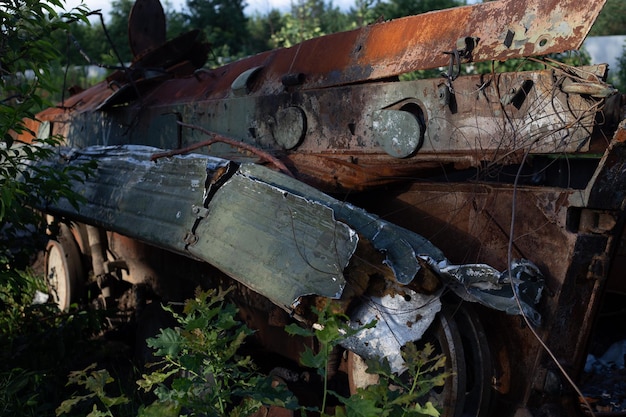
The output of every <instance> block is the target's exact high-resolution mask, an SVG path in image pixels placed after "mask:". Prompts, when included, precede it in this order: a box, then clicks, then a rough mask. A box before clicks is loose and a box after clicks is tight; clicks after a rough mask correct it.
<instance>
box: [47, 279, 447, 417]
mask: <svg viewBox="0 0 626 417" xmlns="http://www.w3.org/2000/svg"><path fill="white" fill-rule="evenodd" d="M227 294H228V291H221V290H220V291H216V290H209V291H197V293H196V296H195V298H193V299H190V300H188V301H187V302H186V303H185V307H184V310H183V312H182V313H181V314H179V313H176V312H174V311H173V309H171V308H169V307H166V309H167V310H168V311H169V312H170V313H171V314H173V316H174V317H175V318H176V321H177V326H176V327H175V328H167V329H162V330H161V332H160V334H159V335H158V336H157V337H155V338H151V339H148V345H149V346H150V347H152V348H153V350H154V354H155V357H156V358H157V361H156V362H155V363H153V364H151V365H149V368H150V369H151V370H152V371H151V372H150V373H147V374H144V375H143V377H142V378H141V379H139V380H138V381H137V385H138V386H139V387H140V388H141V389H142V390H143V391H144V392H145V393H149V394H152V395H153V400H152V401H147V402H146V405H140V406H139V407H138V409H137V414H136V415H137V416H139V417H149V416H161V417H168V416H171V417H177V416H180V415H186V416H220V417H226V416H249V415H252V414H254V413H255V412H257V411H258V410H259V409H260V408H261V407H267V406H270V405H274V406H279V407H283V408H286V409H289V410H294V411H298V410H299V411H301V412H302V413H304V414H303V415H305V414H306V412H314V413H319V415H321V416H330V415H336V416H353V417H357V416H398V417H405V416H406V417H409V416H434V417H437V416H439V411H437V409H436V408H435V407H434V406H433V404H431V403H430V402H427V403H425V404H421V403H420V398H423V397H424V396H425V395H426V394H427V393H428V392H429V391H430V390H431V389H432V388H434V387H437V386H442V385H443V384H444V381H445V378H447V377H448V374H446V373H445V372H443V368H444V365H445V358H444V357H443V356H442V355H435V354H434V349H433V347H432V346H431V345H429V344H427V345H426V347H425V348H424V349H423V350H418V349H416V347H415V345H412V344H409V345H407V346H406V347H405V350H404V352H403V356H404V359H405V361H406V362H407V365H408V368H409V369H408V371H406V372H405V374H404V375H403V377H402V378H400V377H398V376H397V375H394V374H393V373H392V372H391V370H390V368H389V365H388V364H387V363H386V362H384V363H379V362H377V361H372V362H371V363H370V369H371V372H372V373H375V374H377V375H378V376H379V377H380V382H379V383H378V384H377V385H372V386H368V387H366V388H361V389H359V391H358V392H357V393H356V394H354V395H353V396H351V397H347V398H344V397H342V396H340V395H339V394H337V393H335V392H333V391H331V390H329V388H328V385H327V379H328V378H327V377H328V375H327V369H328V366H329V360H330V356H331V351H332V349H333V348H334V347H336V346H338V345H339V343H340V342H341V341H342V340H344V339H345V338H346V337H349V336H350V335H354V334H356V333H357V332H359V331H360V330H361V329H352V328H350V326H349V325H348V322H347V318H346V317H345V316H343V315H339V314H333V313H331V309H330V308H331V305H330V304H329V305H327V307H326V308H325V309H323V310H321V311H315V312H316V313H317V315H318V316H317V323H316V324H315V325H314V326H313V328H312V329H304V328H302V327H300V326H298V325H296V324H291V325H289V326H288V327H287V329H286V330H287V332H288V333H289V334H291V335H297V336H303V337H308V338H315V339H316V340H317V342H318V345H319V348H318V349H316V350H315V351H314V350H313V349H311V348H309V347H307V348H306V349H305V351H304V352H303V353H302V355H301V364H302V365H303V366H305V367H307V368H310V369H312V370H315V371H316V372H317V374H318V375H319V377H320V378H321V381H322V382H323V392H322V398H323V399H322V404H321V406H320V407H317V406H307V407H304V406H302V405H299V404H298V400H297V398H296V397H295V396H294V395H293V394H292V393H291V392H290V391H289V389H288V387H287V386H286V385H285V384H283V383H278V381H277V380H274V379H273V378H272V377H270V376H267V375H264V374H262V373H260V372H259V370H258V369H257V367H256V365H255V363H254V361H253V359H252V358H251V357H250V356H247V355H243V354H241V348H242V347H243V346H244V344H245V342H246V340H247V338H248V336H250V335H251V334H252V333H253V332H252V331H251V330H250V329H248V328H247V327H246V326H245V325H244V324H243V323H241V322H240V321H239V320H238V319H237V309H236V308H235V306H234V305H233V304H231V303H228V302H227V301H226V296H227ZM95 367H96V366H95V364H93V365H90V366H88V367H87V368H85V369H83V370H81V371H76V372H72V373H71V374H70V377H69V382H68V384H70V385H74V386H78V387H79V388H81V392H80V393H76V394H74V395H73V396H72V397H71V398H69V399H66V400H65V401H63V403H62V404H61V405H60V406H59V407H58V408H57V409H56V415H57V416H66V415H67V416H69V415H77V414H76V413H77V411H80V410H82V413H83V414H80V415H84V414H86V413H87V412H88V413H89V414H87V415H88V416H93V417H95V416H119V415H132V414H128V410H126V411H125V412H122V411H123V410H124V407H127V405H128V404H129V403H131V402H132V401H131V400H130V399H129V397H131V396H132V395H133V394H132V390H130V392H129V393H124V392H120V391H119V390H116V389H114V382H115V380H114V379H113V378H112V377H111V375H110V374H109V372H108V371H107V370H105V369H100V370H96V369H95ZM112 388H113V389H112ZM110 392H112V393H110ZM329 396H334V397H335V398H336V399H337V400H339V402H340V403H341V404H342V405H341V406H337V407H332V408H327V398H328V397H329ZM144 401H146V399H145V397H144ZM329 410H330V412H331V414H327V412H328V411H329Z"/></svg>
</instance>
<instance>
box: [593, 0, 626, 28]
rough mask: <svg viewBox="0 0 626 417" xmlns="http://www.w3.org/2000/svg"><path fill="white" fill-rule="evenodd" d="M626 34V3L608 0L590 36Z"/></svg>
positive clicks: (621, 0)
mask: <svg viewBox="0 0 626 417" xmlns="http://www.w3.org/2000/svg"><path fill="white" fill-rule="evenodd" d="M625 34H626V1H624V0H607V1H606V4H605V5H604V8H603V9H602V11H601V12H600V15H599V16H598V18H597V19H596V21H595V23H594V24H593V26H592V27H591V31H590V32H589V36H611V35H625Z"/></svg>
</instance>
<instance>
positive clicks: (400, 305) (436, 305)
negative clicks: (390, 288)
mask: <svg viewBox="0 0 626 417" xmlns="http://www.w3.org/2000/svg"><path fill="white" fill-rule="evenodd" d="M403 292H404V294H394V295H389V294H388V295H385V296H383V297H370V298H368V300H367V302H365V303H363V304H361V305H360V306H359V307H358V309H357V310H356V311H354V312H353V313H352V314H351V317H350V319H351V323H352V325H353V326H354V327H355V328H360V327H362V326H363V325H365V324H367V323H371V322H373V321H374V320H376V326H374V327H371V328H366V329H363V330H361V331H360V332H358V333H357V334H356V335H354V336H352V337H350V338H348V339H346V340H344V341H343V342H342V343H341V345H342V346H343V347H345V348H346V349H348V350H351V351H352V352H354V353H356V354H357V355H359V356H361V357H363V358H366V359H374V358H376V359H380V358H387V359H388V360H389V365H390V367H391V370H392V371H394V372H398V373H402V371H403V370H404V369H405V368H406V367H405V365H404V361H403V359H402V356H401V354H400V348H401V347H402V346H404V345H405V344H407V343H409V342H413V341H416V340H419V339H421V338H422V336H423V335H424V333H425V332H426V330H428V328H429V327H430V325H431V323H432V322H433V320H434V319H435V316H436V315H437V313H438V312H439V311H440V310H441V301H440V300H439V295H426V294H420V293H416V292H415V291H411V290H409V289H405V290H404V291H403Z"/></svg>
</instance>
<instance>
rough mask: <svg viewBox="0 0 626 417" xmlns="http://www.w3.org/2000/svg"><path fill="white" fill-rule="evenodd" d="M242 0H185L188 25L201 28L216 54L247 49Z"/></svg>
mask: <svg viewBox="0 0 626 417" xmlns="http://www.w3.org/2000/svg"><path fill="white" fill-rule="evenodd" d="M245 6H246V4H245V2H244V1H243V0H187V12H186V13H187V14H186V17H187V21H188V23H189V29H202V30H203V31H204V33H205V34H206V37H207V40H208V41H209V42H210V43H211V45H212V47H213V52H214V54H215V55H217V56H218V57H238V56H241V55H242V54H245V53H247V52H248V51H246V48H245V45H246V44H247V42H246V40H247V38H248V37H249V33H248V26H247V24H246V23H247V20H248V19H247V17H246V16H245V15H244V13H243V9H244V8H245Z"/></svg>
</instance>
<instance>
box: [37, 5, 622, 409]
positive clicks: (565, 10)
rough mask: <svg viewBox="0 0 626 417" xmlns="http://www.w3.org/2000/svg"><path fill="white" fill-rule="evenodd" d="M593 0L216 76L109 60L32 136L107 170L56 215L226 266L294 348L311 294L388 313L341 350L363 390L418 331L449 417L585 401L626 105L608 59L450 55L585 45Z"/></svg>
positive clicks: (443, 16) (618, 260) (380, 33)
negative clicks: (284, 329) (527, 63)
mask: <svg viewBox="0 0 626 417" xmlns="http://www.w3.org/2000/svg"><path fill="white" fill-rule="evenodd" d="M603 4H604V1H593V2H591V3H590V4H584V5H583V4H581V3H580V2H574V1H570V0H567V1H558V2H557V1H539V0H533V1H529V2H517V1H513V0H507V1H505V0H502V1H499V2H487V3H483V4H478V5H474V6H468V7H461V8H457V9H452V10H446V11H440V12H436V13H428V14H424V15H421V16H415V17H408V18H404V19H399V20H397V21H391V22H384V23H381V24H375V25H371V26H367V27H364V28H361V29H358V30H355V31H352V32H347V33H343V34H336V35H331V36H328V37H323V38H320V39H313V40H310V41H306V42H304V43H302V44H300V45H297V46H295V47H293V48H288V49H282V50H277V51H270V52H267V53H264V54H260V55H257V56H254V57H250V58H247V59H244V60H241V61H238V62H235V63H232V64H229V65H227V66H224V67H222V68H219V69H211V70H208V69H206V70H204V69H201V70H198V71H194V70H195V69H196V68H197V67H198V65H196V64H197V63H196V62H193V59H192V58H193V57H191V56H188V55H184V54H183V55H182V56H180V57H179V58H180V60H182V62H179V63H178V64H174V63H173V62H172V61H171V60H168V59H165V60H164V61H163V66H164V71H163V74H165V75H163V76H162V77H160V78H158V79H150V78H148V77H147V76H145V75H139V76H135V78H133V79H132V80H131V79H127V78H125V74H123V73H117V74H114V75H113V76H112V77H111V78H110V80H109V81H110V83H108V84H107V83H102V84H100V85H98V86H95V87H94V88H93V89H91V90H87V91H85V92H83V93H80V94H78V95H76V96H73V97H71V98H69V99H68V100H67V101H66V102H65V103H63V106H62V107H59V108H55V109H49V110H47V111H45V112H43V113H42V114H41V115H40V118H41V120H44V121H46V122H48V124H43V125H42V128H41V129H40V132H41V134H42V135H45V134H47V133H57V134H61V135H63V136H64V137H65V138H66V141H67V145H68V146H70V147H72V148H73V151H72V153H71V154H69V156H67V157H65V158H64V159H62V160H61V162H59V163H60V164H61V165H63V164H70V165H71V164H75V163H80V161H82V160H87V159H90V158H95V159H96V160H97V161H99V163H100V165H99V167H98V169H97V170H96V172H95V175H94V176H92V177H90V178H89V179H88V181H85V182H84V183H81V184H78V183H77V184H76V187H77V189H79V190H80V192H81V194H83V195H84V196H85V197H86V199H87V203H86V204H85V205H84V206H83V208H82V209H81V210H77V209H76V208H75V207H73V206H71V205H70V204H69V203H67V202H63V201H61V202H58V203H55V204H54V205H51V206H49V207H45V208H44V209H45V210H47V211H49V212H51V213H54V214H56V215H58V216H60V217H65V218H68V219H70V220H73V221H78V222H84V223H86V224H89V225H96V226H98V227H101V228H103V229H106V230H108V231H110V232H115V233H117V234H121V235H124V236H127V237H128V238H132V239H135V240H138V241H143V242H146V243H147V244H150V245H155V246H158V247H160V248H161V249H164V250H166V251H167V252H171V253H176V254H180V255H183V256H186V257H187V258H188V259H193V262H196V261H201V262H204V263H208V264H211V265H213V266H215V267H217V268H218V269H219V270H220V271H221V272H222V273H223V274H224V276H223V277H221V279H225V280H230V281H229V282H231V283H232V282H236V283H237V284H236V285H237V286H238V287H239V295H240V297H239V299H238V302H239V303H240V304H241V307H242V311H244V312H245V313H246V315H249V316H250V317H249V322H250V323H251V324H253V325H254V326H255V327H257V328H259V329H260V330H261V332H262V333H263V334H261V335H260V339H261V340H262V341H264V343H265V344H266V345H267V346H268V347H271V348H273V349H276V350H281V351H282V353H284V354H285V356H287V357H290V358H296V357H297V353H298V352H297V347H295V346H294V345H293V344H291V343H282V342H279V341H276V340H274V339H275V335H276V332H279V331H280V327H281V326H284V325H285V323H287V322H289V321H290V320H292V319H294V318H295V319H297V320H298V321H299V322H300V323H301V324H303V325H310V324H311V322H310V321H309V318H310V316H309V315H308V314H309V313H310V311H308V309H309V308H310V307H311V306H312V305H315V304H317V303H319V302H323V300H325V299H328V298H334V299H336V300H337V302H338V306H339V307H338V308H339V309H341V310H342V312H345V313H347V314H349V315H350V317H352V318H353V320H354V321H355V322H363V321H367V319H368V317H371V316H372V315H374V316H376V314H378V313H380V314H379V316H378V317H379V318H380V317H384V318H385V319H384V320H382V321H383V322H385V324H384V325H381V326H377V327H376V328H374V330H372V332H370V333H367V334H366V335H364V336H362V337H357V338H355V339H354V340H348V341H345V343H344V348H345V349H346V350H347V352H348V351H349V353H347V354H346V356H345V360H344V361H343V362H342V363H343V365H345V369H344V371H345V370H346V369H347V371H346V372H348V374H350V375H351V377H350V378H349V379H350V381H349V382H350V386H351V387H355V386H358V385H359V384H360V383H363V380H362V379H361V378H363V374H362V373H361V374H359V373H358V371H356V370H355V369H356V365H357V364H358V360H359V359H358V358H359V357H360V356H365V357H367V356H372V357H388V358H389V359H390V362H391V363H392V364H393V366H394V367H395V370H399V371H400V370H401V368H402V361H401V359H400V354H399V352H400V347H401V345H402V344H404V343H405V342H408V341H415V340H418V339H420V338H422V337H429V338H434V339H436V340H437V342H438V343H439V345H440V346H441V347H442V350H443V351H445V353H446V354H447V355H448V356H449V365H450V367H451V369H452V370H453V371H454V372H455V375H456V377H455V379H453V382H452V383H451V385H450V386H449V387H446V390H445V393H446V394H445V399H444V401H443V403H444V405H445V409H444V416H446V417H458V416H460V415H461V414H462V413H466V414H469V415H477V416H483V417H486V416H489V415H498V416H500V415H504V416H506V415H513V414H515V413H516V410H517V409H518V408H519V409H521V410H523V411H522V413H523V412H529V410H533V409H540V408H542V407H544V406H547V407H551V406H552V405H554V404H557V405H558V406H560V407H562V408H564V409H566V410H567V414H568V415H574V414H575V413H577V412H579V411H580V408H579V407H578V405H577V401H576V394H571V392H572V391H571V389H570V386H569V385H568V383H567V382H566V378H565V377H564V376H563V372H565V373H566V374H568V375H571V376H572V377H574V378H575V377H577V376H578V375H579V374H580V372H581V370H582V366H583V362H584V360H585V355H586V349H587V344H588V340H589V334H590V332H591V329H592V327H593V324H594V320H595V317H596V314H597V311H598V309H599V307H600V305H601V298H602V295H603V294H604V292H605V286H606V281H607V277H611V279H612V280H613V283H612V286H613V287H619V282H618V280H619V276H618V275H617V274H616V272H615V271H619V270H620V269H621V268H624V265H623V264H624V261H623V259H624V258H623V257H616V256H615V253H616V251H617V249H618V246H619V242H620V240H621V237H622V235H623V229H624V220H625V212H624V202H625V201H626V199H625V197H626V195H624V193H623V190H625V189H626V169H625V168H624V166H625V165H624V164H626V154H625V153H626V149H625V146H624V143H625V142H626V124H625V123H626V122H624V115H625V114H626V108H625V107H624V101H623V99H622V97H621V96H620V95H619V94H618V93H617V92H616V91H615V90H614V89H613V88H612V87H611V86H609V85H607V84H606V83H605V82H604V80H605V78H606V71H607V68H606V66H605V65H599V66H594V67H581V68H575V67H571V66H567V65H563V64H559V63H556V62H553V61H550V60H546V61H544V63H545V64H546V68H545V69H544V70H541V71H529V72H514V73H507V74H496V73H490V74H483V75H470V76H460V68H461V65H465V64H467V63H469V62H470V61H472V60H474V61H477V60H500V59H507V58H513V57H526V56H531V55H537V54H540V55H541V54H547V53H551V52H562V51H565V50H568V49H572V48H577V47H578V46H579V45H580V44H581V42H582V40H583V39H584V37H585V35H586V33H587V32H588V30H589V27H590V25H591V24H592V22H593V20H594V19H595V16H596V15H597V13H598V12H599V10H600V9H601V7H602V5H603ZM566 15H567V18H564V16H566ZM195 36H196V34H191V35H188V36H187V37H185V38H184V40H180V39H179V40H176V41H174V42H175V43H174V44H176V43H178V44H180V43H186V42H189V44H190V45H192V44H194V45H195V42H199V41H198V40H197V39H196V37H195ZM479 38H480V39H479ZM331 46H332V48H331ZM162 48H164V49H163V50H168V47H167V45H166V46H163V47H162ZM158 56H159V55H158V54H157V53H156V52H154V53H152V55H150V53H148V56H147V57H144V58H142V60H139V61H138V62H137V63H135V64H134V67H133V68H132V69H133V71H131V72H130V73H131V74H141V71H138V70H140V69H141V68H142V65H143V64H142V62H144V63H145V62H151V63H152V64H155V65H156V64H158V62H159V61H158ZM444 65H448V68H447V69H448V72H447V73H445V74H443V76H442V77H440V78H436V79H429V80H417V81H402V82H400V81H398V80H397V78H396V76H397V75H400V74H402V73H405V72H407V71H412V70H418V69H425V68H431V67H437V66H444ZM171 68H173V69H171ZM136 70H137V71H136ZM185 71H187V72H185ZM444 71H445V69H444ZM68 109H71V110H68ZM209 144H210V147H207V146H208V145H209ZM146 145H148V146H150V147H151V148H149V150H148V148H147V147H146ZM72 155H73V156H72ZM262 165H266V166H262ZM278 171H280V172H278ZM155 201H156V202H160V204H159V205H156V204H154V202H155ZM110 236H112V237H111V239H113V240H114V241H115V240H117V241H119V240H120V239H121V240H123V239H124V238H116V237H115V236H119V235H116V234H113V235H110ZM96 243H99V242H96ZM126 247H132V245H126ZM123 253H126V257H128V258H129V259H132V260H133V262H134V263H137V261H136V260H137V259H138V258H139V257H137V256H131V255H132V250H129V251H127V252H123ZM189 262H192V261H191V260H190V261H189ZM108 264H110V266H111V267H112V268H115V265H121V264H123V262H122V259H120V260H119V262H116V261H113V262H109V263H108ZM96 269H97V268H96V267H94V271H95V270H96ZM100 269H102V268H100ZM131 269H136V270H138V271H143V272H142V273H152V272H151V271H154V268H152V269H150V268H142V267H141V266H137V267H136V268H134V267H133V268H131ZM146 271H147V272H146ZM130 275H132V271H131V274H130ZM616 277H617V278H616ZM128 279H129V280H130V281H131V282H134V281H133V280H132V279H130V278H128ZM615 282H618V285H615ZM364 300H365V301H364ZM371 306H377V307H378V308H380V310H376V311H374V310H375V308H374V307H371ZM468 306H469V307H468ZM422 308H423V309H422ZM383 310H384V312H383ZM396 310H400V311H401V313H390V312H393V311H396ZM406 314H410V315H409V316H405V315H406ZM395 318H398V320H395ZM265 320H267V322H268V323H265ZM270 322H271V323H270ZM255 323H256V324H255ZM391 323H393V324H391ZM398 323H402V324H398ZM531 329H532V330H535V333H536V335H535V334H533V332H531ZM372 341H377V342H378V341H389V342H390V343H388V344H385V343H376V345H378V346H382V347H380V350H376V349H378V346H377V347H376V349H375V348H374V347H373V346H374V345H375V343H372ZM394 341H395V342H394ZM546 348H547V349H546ZM548 350H549V351H550V352H551V353H552V354H553V355H554V357H555V360H554V359H553V358H551V357H550V355H549V354H548V353H547V351H548ZM557 364H558V366H557ZM351 370H352V371H351ZM353 371H354V372H353ZM563 398H565V400H563Z"/></svg>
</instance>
